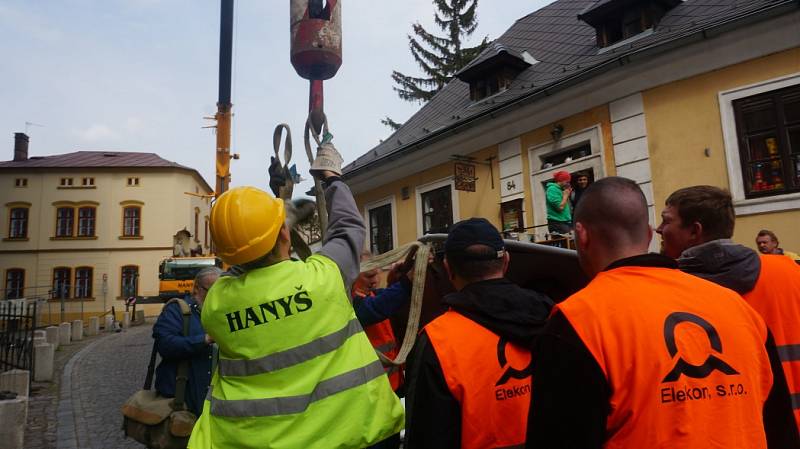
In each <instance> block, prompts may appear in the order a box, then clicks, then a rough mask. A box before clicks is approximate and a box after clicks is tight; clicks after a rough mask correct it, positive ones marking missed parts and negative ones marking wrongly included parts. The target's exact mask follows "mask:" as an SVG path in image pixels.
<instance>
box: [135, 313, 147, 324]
mask: <svg viewBox="0 0 800 449" xmlns="http://www.w3.org/2000/svg"><path fill="white" fill-rule="evenodd" d="M144 319H145V318H144V310H137V311H136V320H135V321H136V324H144Z"/></svg>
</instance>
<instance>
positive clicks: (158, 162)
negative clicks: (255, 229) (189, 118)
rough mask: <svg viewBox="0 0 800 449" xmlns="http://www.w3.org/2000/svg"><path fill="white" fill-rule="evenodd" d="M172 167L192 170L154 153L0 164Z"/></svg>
mask: <svg viewBox="0 0 800 449" xmlns="http://www.w3.org/2000/svg"><path fill="white" fill-rule="evenodd" d="M87 167H173V168H182V169H186V170H194V169H193V168H191V167H186V166H184V165H181V164H178V163H177V162H171V161H168V160H166V159H164V158H162V157H161V156H159V155H157V154H155V153H134V152H128V151H76V152H74V153H67V154H57V155H55V156H33V157H29V158H28V159H26V160H24V161H4V162H0V168H87Z"/></svg>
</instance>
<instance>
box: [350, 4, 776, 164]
mask: <svg viewBox="0 0 800 449" xmlns="http://www.w3.org/2000/svg"><path fill="white" fill-rule="evenodd" d="M781 1H782V0H687V1H684V2H683V3H681V4H679V5H677V6H676V7H675V8H673V9H672V10H670V11H669V12H667V14H666V15H665V16H664V17H663V18H662V20H661V22H660V23H659V24H658V26H657V27H656V28H655V29H654V31H653V33H652V34H651V35H649V36H644V37H642V38H640V39H637V40H634V41H632V42H631V43H629V44H627V45H624V46H621V47H617V48H613V49H610V50H607V51H604V52H600V51H599V49H598V48H597V46H596V42H595V36H596V33H595V30H594V28H592V27H591V26H590V25H588V24H587V23H585V22H582V21H580V20H579V19H578V14H579V13H581V12H582V11H584V10H586V9H587V8H590V7H596V6H599V4H601V3H606V2H607V0H556V1H555V2H553V3H551V4H550V5H547V6H545V7H544V8H542V9H539V10H538V11H535V12H532V13H530V14H528V15H526V16H524V17H521V18H520V19H518V20H517V21H516V22H515V23H514V24H513V25H512V26H511V27H510V28H509V29H508V30H507V31H506V32H505V33H503V34H502V35H501V36H500V37H498V38H497V39H496V40H495V41H493V43H492V45H490V46H489V48H487V49H486V50H484V52H482V53H481V54H480V55H478V57H477V58H476V60H475V61H474V62H473V63H472V64H477V63H479V62H480V61H482V60H484V59H486V58H488V57H491V56H492V55H494V54H496V52H497V49H498V48H507V49H509V50H511V51H513V52H515V53H516V54H520V55H521V54H522V52H524V51H527V52H528V53H529V54H530V55H531V56H533V57H534V58H535V59H536V60H537V61H539V62H538V63H537V64H534V65H532V66H531V67H529V68H528V69H526V70H525V71H523V72H522V73H520V74H519V75H518V77H517V80H516V81H515V83H514V84H512V86H511V88H510V89H508V90H507V91H505V92H503V93H501V94H498V95H495V96H494V97H492V98H491V99H490V101H489V102H486V101H482V102H478V103H476V104H472V103H471V102H470V100H469V88H468V85H467V84H466V83H464V82H463V81H461V80H458V79H453V80H452V81H451V82H450V83H448V84H447V85H446V86H445V87H444V88H443V89H442V90H441V91H439V93H438V94H436V96H434V97H433V99H431V100H430V101H429V102H428V103H427V104H425V105H424V106H423V107H422V108H420V110H419V111H417V112H416V113H415V114H414V115H413V116H411V118H409V119H408V120H407V121H406V122H405V124H404V125H403V126H402V127H401V128H400V129H398V130H397V131H395V132H394V133H393V134H392V135H391V136H389V137H388V138H387V139H386V140H384V141H382V142H381V143H380V144H379V145H377V146H376V147H374V148H373V149H372V150H370V151H369V152H367V153H366V154H364V155H363V156H361V157H359V158H358V159H356V161H355V162H354V163H351V164H349V165H348V166H346V167H345V174H346V173H347V172H348V171H352V170H354V169H356V168H358V167H360V166H363V165H365V164H368V163H370V162H372V161H374V160H376V159H379V158H381V157H384V156H386V155H388V154H391V153H394V152H396V151H399V150H401V149H402V148H403V147H404V146H406V145H409V144H411V143H413V142H415V141H416V140H419V139H420V138H423V137H425V136H426V135H428V134H430V131H432V130H436V129H437V128H440V127H443V126H445V127H447V126H454V125H456V124H458V123H459V122H461V121H464V120H466V119H468V118H469V117H472V116H474V115H476V114H478V113H480V112H485V111H487V110H490V109H492V108H495V107H499V106H501V105H502V103H506V102H510V101H514V100H516V99H519V98H520V97H523V96H525V95H528V94H531V93H533V92H535V91H538V90H540V89H543V88H546V87H548V86H550V85H552V84H555V83H558V82H559V81H561V80H563V79H565V78H566V77H569V76H573V75H575V74H576V73H578V72H581V71H584V70H588V69H590V68H592V67H594V66H597V65H600V64H602V63H604V62H606V61H608V60H611V59H613V58H617V57H619V56H620V55H621V54H625V53H628V52H631V51H636V50H638V49H641V48H644V47H648V46H653V45H658V44H659V43H662V42H667V41H669V40H671V39H674V38H675V37H678V36H680V35H682V34H684V33H686V32H689V31H694V30H700V29H702V28H703V27H705V26H708V25H711V24H715V23H722V22H725V21H727V20H730V19H732V18H735V17H739V16H741V15H744V14H746V13H748V12H751V11H755V10H759V9H762V8H765V7H768V6H770V5H774V4H777V3H781ZM522 86H525V87H522ZM453 117H456V118H455V119H453ZM425 130H428V131H425Z"/></svg>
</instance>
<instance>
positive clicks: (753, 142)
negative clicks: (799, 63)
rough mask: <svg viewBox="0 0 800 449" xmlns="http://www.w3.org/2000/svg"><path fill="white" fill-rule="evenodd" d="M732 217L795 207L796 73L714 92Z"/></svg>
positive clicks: (799, 144)
mask: <svg viewBox="0 0 800 449" xmlns="http://www.w3.org/2000/svg"><path fill="white" fill-rule="evenodd" d="M719 105H720V118H721V124H722V135H723V141H724V144H725V159H726V163H727V168H728V182H729V188H730V191H731V195H732V196H733V200H734V207H735V209H736V214H737V215H749V214H757V213H764V212H771V211H780V210H789V209H798V208H800V72H798V73H795V74H792V75H788V76H784V77H781V78H775V79H771V80H765V81H761V82H758V83H755V84H751V85H747V86H740V87H737V88H734V89H731V90H727V91H723V92H720V93H719Z"/></svg>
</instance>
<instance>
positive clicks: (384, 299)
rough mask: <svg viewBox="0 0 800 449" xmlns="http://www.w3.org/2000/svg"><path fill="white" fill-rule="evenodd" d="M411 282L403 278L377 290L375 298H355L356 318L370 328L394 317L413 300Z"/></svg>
mask: <svg viewBox="0 0 800 449" xmlns="http://www.w3.org/2000/svg"><path fill="white" fill-rule="evenodd" d="M411 287H412V285H411V281H409V280H408V278H406V277H405V276H402V277H401V278H400V280H399V281H397V282H395V283H394V284H392V285H390V286H388V287H386V288H382V289H378V290H375V296H366V297H363V296H355V295H354V296H353V308H354V309H355V311H356V318H358V322H359V323H361V325H362V326H364V327H366V326H370V325H373V324H376V323H380V322H381V321H383V320H385V319H387V318H390V317H392V316H393V315H394V314H395V313H397V311H398V310H400V308H401V307H403V306H404V305H406V304H408V301H409V299H410V298H411Z"/></svg>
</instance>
